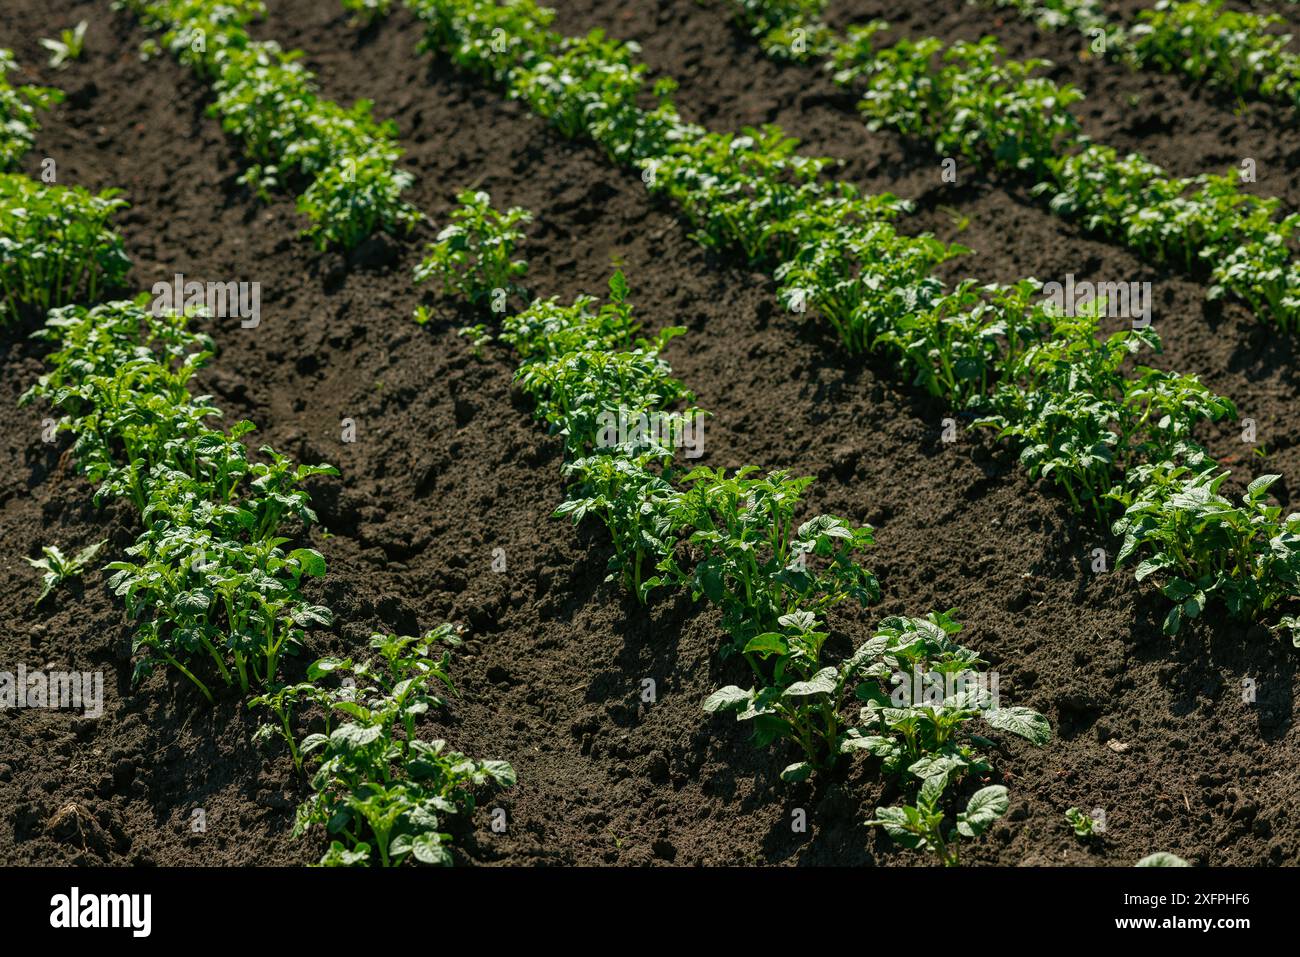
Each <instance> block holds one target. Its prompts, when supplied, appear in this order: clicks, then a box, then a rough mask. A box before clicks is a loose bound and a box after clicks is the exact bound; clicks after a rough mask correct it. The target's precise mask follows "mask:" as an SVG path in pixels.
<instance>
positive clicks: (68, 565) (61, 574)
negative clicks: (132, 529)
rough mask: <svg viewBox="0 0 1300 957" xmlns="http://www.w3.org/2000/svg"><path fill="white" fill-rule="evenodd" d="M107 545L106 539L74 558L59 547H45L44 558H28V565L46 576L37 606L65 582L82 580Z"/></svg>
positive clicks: (43, 577) (43, 548) (43, 578)
mask: <svg viewBox="0 0 1300 957" xmlns="http://www.w3.org/2000/svg"><path fill="white" fill-rule="evenodd" d="M107 544H108V539H104V540H103V541H102V542H96V543H95V544H94V545H88V546H86V547H85V548H83V549H82V550H81V551H79V552H77V554H76V555H75V556H74V557H72V558H68V557H67V556H65V555H64V554H63V552H62V551H60V550H59V547H58V546H57V545H45V546H43V547H42V548H41V551H42V552H43V553H44V555H43V557H41V558H28V559H27V560H26V561H27V564H29V565H31V566H32V567H33V568H37V569H40V570H41V571H43V572H45V574H44V576H42V583H43V587H42V588H41V593H40V595H39V596H38V597H37V599H36V602H35V604H37V605H39V604H40V603H41V602H43V601H45V598H46V596H48V595H49V594H50V592H52V591H53V590H54V589H55V588H57V587H59V586H60V585H62V584H63V583H64V582H65V581H68V580H69V579H71V578H80V577H81V575H82V573H83V572H85V570H86V569H87V567H89V565H90V563H91V562H92V561H93V560H94V558H95V556H96V555H98V554H99V550H100V549H101V548H103V547H104V546H105V545H107Z"/></svg>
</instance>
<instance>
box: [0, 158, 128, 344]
mask: <svg viewBox="0 0 1300 957" xmlns="http://www.w3.org/2000/svg"><path fill="white" fill-rule="evenodd" d="M126 205H127V204H126V201H125V200H123V199H120V198H119V191H118V190H115V189H108V190H104V191H103V192H100V193H91V192H88V191H87V190H85V189H83V188H82V187H80V186H73V187H65V186H55V185H47V184H44V183H38V182H36V181H35V180H31V179H28V178H27V177H26V176H22V175H19V174H17V173H0V221H3V223H4V227H3V229H0V294H2V295H3V297H4V298H3V302H2V303H0V322H4V321H6V320H16V319H17V318H18V317H19V316H21V315H22V310H23V309H24V308H25V307H27V308H31V309H35V310H39V311H40V312H42V313H44V312H46V311H47V310H49V309H50V308H52V307H54V306H63V305H67V304H68V303H71V302H79V301H89V302H94V301H97V300H98V299H99V298H100V297H101V296H102V295H104V294H105V293H108V292H112V291H114V290H116V289H120V288H121V286H122V283H123V281H124V280H125V279H126V273H127V269H128V268H129V266H130V264H129V262H128V261H127V258H126V253H125V252H124V251H123V249H122V239H121V237H120V236H118V234H117V233H116V232H115V231H114V230H113V229H112V225H111V223H112V219H113V216H114V215H115V214H116V213H118V212H119V211H120V210H122V209H124V208H125V207H126Z"/></svg>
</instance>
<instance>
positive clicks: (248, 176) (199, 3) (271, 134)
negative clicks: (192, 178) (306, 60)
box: [123, 0, 420, 249]
mask: <svg viewBox="0 0 1300 957" xmlns="http://www.w3.org/2000/svg"><path fill="white" fill-rule="evenodd" d="M123 2H124V3H125V5H126V6H127V7H128V8H130V9H131V10H133V11H134V12H135V13H136V14H138V15H139V16H140V17H141V18H142V20H143V21H144V23H145V24H146V25H147V26H149V27H151V28H153V29H155V30H158V31H161V33H162V45H163V46H164V47H166V48H167V50H168V51H170V52H171V53H172V54H173V55H174V56H175V57H176V58H177V59H178V60H179V61H180V62H181V63H183V64H185V65H187V66H189V67H191V68H192V69H193V70H194V71H195V73H197V74H198V75H199V77H200V78H202V79H203V80H204V81H205V82H207V83H209V84H210V85H211V87H212V90H213V92H214V94H215V99H214V101H213V103H212V105H211V106H210V107H209V112H210V113H211V115H213V116H218V117H220V118H221V124H222V127H223V128H224V129H225V130H226V132H227V133H229V134H230V135H231V136H233V137H235V138H236V139H237V140H239V141H240V143H241V144H242V145H243V149H244V153H245V155H246V156H247V157H248V158H249V159H250V160H251V161H252V165H251V166H250V167H249V168H248V169H247V171H245V173H244V175H243V176H242V177H241V182H243V183H245V184H246V185H248V186H249V187H250V188H251V189H253V190H255V191H256V192H257V193H258V194H259V195H261V196H263V197H265V196H266V195H267V194H268V191H269V190H270V189H272V188H275V187H279V186H285V187H288V188H290V189H293V190H294V191H296V192H298V193H299V196H298V211H299V212H300V213H302V214H304V215H305V216H306V217H307V218H308V219H309V220H310V221H311V226H310V227H309V228H308V229H307V230H306V231H305V232H306V235H309V236H311V237H312V238H313V239H314V241H315V242H316V244H317V246H319V247H320V248H322V249H323V248H325V247H326V246H328V245H330V244H336V245H338V246H342V247H344V248H348V249H350V248H352V247H354V246H356V245H357V244H358V243H359V242H361V241H362V240H364V239H365V238H367V237H368V236H370V235H371V234H372V233H373V232H375V231H376V230H382V231H387V232H396V231H399V230H402V229H405V228H407V227H409V226H410V225H411V224H412V223H414V222H416V221H417V220H418V219H419V218H420V215H419V213H418V212H417V210H416V209H415V208H414V207H412V206H411V205H410V204H408V203H407V202H405V201H404V200H403V199H402V197H401V194H402V192H403V190H405V189H406V188H407V187H408V186H409V185H410V184H411V182H412V177H411V174H410V173H407V172H406V171H404V170H400V169H398V168H397V163H398V161H399V160H400V159H401V157H402V149H401V147H399V146H398V145H397V131H396V128H395V126H394V125H393V124H392V123H391V122H384V123H380V122H378V121H376V120H375V119H374V117H373V116H372V115H371V103H370V102H369V101H367V100H359V101H358V102H357V103H356V104H355V105H354V106H353V107H352V108H351V109H344V108H343V107H341V106H339V105H338V104H337V103H334V102H332V101H330V100H326V99H322V98H321V97H320V96H319V95H318V94H317V92H316V83H315V77H314V76H313V75H312V73H311V72H310V71H308V70H306V69H305V68H304V67H303V66H302V64H301V63H299V62H298V61H299V60H300V59H301V57H302V55H303V54H302V52H301V51H297V50H294V51H290V52H285V51H283V50H281V49H280V47H279V45H278V44H276V43H274V42H269V41H261V40H254V39H253V38H252V37H251V36H250V35H249V33H248V29H247V28H248V25H249V24H250V23H251V22H252V21H253V20H255V19H257V18H259V17H261V16H263V15H264V14H265V7H264V5H263V3H262V2H261V0H123Z"/></svg>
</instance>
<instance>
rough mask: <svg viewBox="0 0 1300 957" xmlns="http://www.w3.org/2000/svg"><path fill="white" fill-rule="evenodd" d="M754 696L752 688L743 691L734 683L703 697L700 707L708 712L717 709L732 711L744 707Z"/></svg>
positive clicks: (714, 711) (712, 712) (713, 711)
mask: <svg viewBox="0 0 1300 957" xmlns="http://www.w3.org/2000/svg"><path fill="white" fill-rule="evenodd" d="M753 696H754V689H752V688H751V689H750V690H748V691H745V690H744V689H743V688H738V687H736V686H735V685H727V686H726V687H725V688H719V689H718V690H717V691H715V692H713V694H711V695H709V696H708V697H707V698H705V699H704V704H703V705H702V707H703V708H704V710H705V711H707V712H709V713H710V714H714V713H716V712H719V711H732V710H735V709H737V708H741V707H744V706H745V705H747V704H749V701H750V699H751V698H753Z"/></svg>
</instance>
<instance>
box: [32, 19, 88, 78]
mask: <svg viewBox="0 0 1300 957" xmlns="http://www.w3.org/2000/svg"><path fill="white" fill-rule="evenodd" d="M86 26H87V24H86V21H85V20H82V21H81V22H80V23H78V24H77V25H76V26H75V27H73V28H72V29H71V30H62V31H60V33H59V39H57V40H50V39H48V38H42V39H41V41H40V43H41V46H43V47H45V49H47V50H49V51H50V66H51V67H53V68H54V69H56V70H62V69H63V68H64V67H66V66H67V65H68V64H69V63H71V62H72V61H73V60H80V59H81V54H82V52H83V51H84V49H85V45H86Z"/></svg>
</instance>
